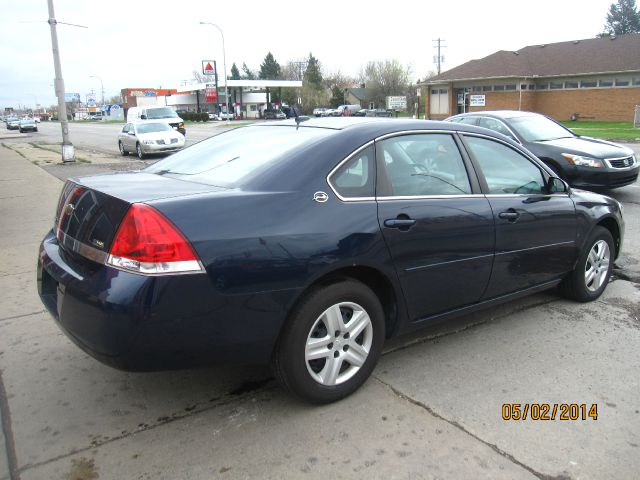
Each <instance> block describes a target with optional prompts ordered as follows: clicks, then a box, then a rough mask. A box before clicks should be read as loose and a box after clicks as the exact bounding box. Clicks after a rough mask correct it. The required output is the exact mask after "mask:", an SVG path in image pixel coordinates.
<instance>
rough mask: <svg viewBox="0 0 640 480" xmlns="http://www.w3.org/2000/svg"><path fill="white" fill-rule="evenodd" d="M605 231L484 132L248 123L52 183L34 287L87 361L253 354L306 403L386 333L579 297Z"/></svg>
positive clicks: (141, 362) (533, 165)
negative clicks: (512, 305) (56, 192)
mask: <svg viewBox="0 0 640 480" xmlns="http://www.w3.org/2000/svg"><path fill="white" fill-rule="evenodd" d="M623 236H624V221H623V217H622V206H621V205H620V203H618V202H617V201H616V200H614V199H612V198H609V197H606V196H603V195H599V194H596V193H591V192H586V191H581V190H574V189H571V188H570V187H569V186H568V185H567V184H566V183H565V182H563V181H562V180H560V179H558V178H557V177H556V176H555V175H554V173H553V172H552V171H551V170H550V169H549V168H548V167H547V166H545V165H544V164H543V163H541V162H540V161H539V160H538V159H537V158H536V157H535V156H533V155H532V154H531V153H530V152H529V151H527V150H526V149H524V148H522V147H521V146H520V145H518V144H517V143H516V142H514V141H511V140H509V139H507V138H505V137H504V136H502V135H500V134H498V133H495V132H492V131H490V130H486V129H482V128H477V127H472V126H466V125H460V124H453V123H446V122H428V121H420V120H395V119H394V120H385V119H373V118H339V119H305V121H302V122H301V121H299V120H288V121H284V122H280V123H279V124H278V125H273V124H269V123H264V122H263V123H260V124H254V125H252V126H247V127H241V128H237V129H234V130H231V131H228V132H225V133H222V134H219V135H216V136H214V137H211V138H209V139H207V140H204V141H202V142H199V143H197V144H195V145H193V146H190V147H188V148H186V149H184V150H182V151H180V152H178V153H176V154H174V155H172V156H170V157H168V158H166V159H164V160H161V161H159V162H157V163H155V164H154V165H152V166H150V167H148V168H146V169H145V170H143V171H141V172H128V173H117V174H111V175H98V176H90V177H84V178H75V179H71V180H69V181H67V183H66V184H65V185H64V188H63V191H62V194H61V196H60V201H59V204H58V207H57V211H56V214H55V222H54V227H53V229H52V230H51V231H50V232H49V233H48V234H47V235H46V237H45V238H44V240H43V242H42V244H41V246H40V252H39V255H38V270H37V271H38V277H37V283H38V291H39V295H40V298H41V300H42V302H43V303H44V305H45V306H46V308H47V309H48V310H49V312H50V313H51V315H52V316H53V318H54V319H55V320H56V322H57V323H58V324H59V325H60V327H61V328H62V330H63V331H64V332H65V333H66V334H67V335H68V336H69V338H70V339H71V340H72V341H74V342H75V343H77V344H78V345H79V346H80V347H81V348H82V349H83V350H85V351H86V352H88V353H89V354H91V355H92V356H94V357H96V358H97V359H99V360H100V361H102V362H104V363H106V364H109V365H112V366H114V367H117V368H121V369H126V370H149V369H162V368H170V367H177V366H185V365H193V364H203V363H213V362H234V361H235V362H242V363H254V362H255V363H263V362H269V361H272V365H273V368H274V372H275V375H276V377H277V378H278V380H279V381H280V383H281V384H282V385H283V386H284V387H285V388H286V389H288V390H289V391H291V392H293V393H294V394H296V395H298V396H300V397H302V398H304V399H306V400H309V401H312V402H319V403H323V402H331V401H335V400H338V399H340V398H343V397H345V396H347V395H349V394H350V393H352V392H353V391H355V390H356V389H357V388H358V387H359V386H360V385H361V384H362V383H363V382H364V381H365V380H366V379H367V377H368V376H369V375H370V374H371V372H372V370H373V368H374V367H375V364H376V362H377V360H378V358H379V356H380V352H381V350H382V346H383V343H384V341H385V340H386V339H387V338H389V337H393V336H396V335H399V334H403V333H407V332H411V331H414V330H416V329H419V328H421V327H423V326H425V325H429V324H432V323H433V322H437V321H441V320H445V319H448V318H451V317H453V316H456V315H460V314H464V313H470V312H473V311H476V310H478V309H481V308H485V307H489V306H492V305H496V304H498V303H501V302H504V301H507V300H509V299H513V298H517V297H519V296H523V295H527V294H530V293H533V292H537V291H540V290H544V289H548V288H552V287H555V286H558V285H559V286H560V288H561V291H562V292H564V293H565V295H567V296H568V297H569V298H572V299H575V300H578V301H581V302H584V301H591V300H595V299H597V298H598V297H599V296H600V295H601V294H602V292H603V291H604V289H605V288H606V286H607V282H608V280H609V277H610V274H611V270H612V266H613V262H614V260H615V259H616V257H617V256H618V255H619V253H620V249H621V247H622V243H623Z"/></svg>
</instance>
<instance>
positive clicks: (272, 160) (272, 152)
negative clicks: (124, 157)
mask: <svg viewBox="0 0 640 480" xmlns="http://www.w3.org/2000/svg"><path fill="white" fill-rule="evenodd" d="M335 132H336V131H335V130H330V129H324V128H299V129H296V128H295V127H276V126H270V127H244V128H237V129H235V130H231V131H229V132H225V133H222V134H220V135H216V136H215V137H212V138H209V139H207V140H204V141H202V142H200V143H197V144H195V145H193V146H191V147H189V148H186V149H184V150H181V151H180V152H178V153H175V154H173V155H171V156H170V157H167V158H166V159H165V160H161V161H159V162H158V163H155V164H154V165H152V166H150V167H149V168H147V169H145V171H146V172H148V173H155V174H158V175H164V174H172V175H178V176H183V175H184V176H188V177H189V178H188V180H190V181H194V182H199V183H206V184H208V185H216V186H221V187H231V188H233V187H236V186H238V185H240V184H242V183H243V181H244V180H246V179H247V178H248V177H250V176H252V175H254V174H256V173H259V172H260V171H262V170H263V169H266V168H269V167H270V166H273V165H275V164H276V163H277V162H278V161H279V160H281V159H283V158H284V157H285V154H287V153H290V152H294V151H296V150H299V149H300V148H301V147H302V146H304V145H307V144H310V143H313V142H315V141H317V140H320V139H322V138H326V137H328V136H330V135H332V134H334V133H335ZM185 180H187V178H185Z"/></svg>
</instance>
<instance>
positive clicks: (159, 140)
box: [118, 121, 184, 159]
mask: <svg viewBox="0 0 640 480" xmlns="http://www.w3.org/2000/svg"><path fill="white" fill-rule="evenodd" d="M182 148H184V135H183V134H181V133H180V132H178V131H177V130H174V129H173V128H171V126H170V125H169V124H168V123H164V122H152V121H142V122H131V123H127V124H126V125H125V126H124V127H122V131H121V132H120V134H119V135H118V149H119V150H120V154H121V155H122V156H126V155H129V153H133V152H135V153H136V154H137V155H138V158H140V159H143V158H144V157H145V156H146V155H149V154H153V153H169V152H176V151H178V150H180V149H182Z"/></svg>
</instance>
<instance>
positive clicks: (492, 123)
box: [479, 117, 515, 140]
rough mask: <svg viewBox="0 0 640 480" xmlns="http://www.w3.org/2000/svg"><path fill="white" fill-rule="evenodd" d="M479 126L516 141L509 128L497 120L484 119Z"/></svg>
mask: <svg viewBox="0 0 640 480" xmlns="http://www.w3.org/2000/svg"><path fill="white" fill-rule="evenodd" d="M479 126H480V127H484V128H488V129H489V130H493V131H494V132H498V133H501V134H502V135H504V136H506V137H509V138H511V139H512V140H515V138H514V136H513V134H512V133H511V132H510V131H509V129H508V128H507V126H506V125H505V124H504V123H502V122H501V121H500V120H496V119H495V118H489V117H482V118H481V119H480V123H479Z"/></svg>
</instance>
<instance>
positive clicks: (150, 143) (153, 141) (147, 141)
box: [142, 140, 156, 145]
mask: <svg viewBox="0 0 640 480" xmlns="http://www.w3.org/2000/svg"><path fill="white" fill-rule="evenodd" d="M142 143H144V144H145V145H153V144H154V143H156V141H155V140H143V141H142Z"/></svg>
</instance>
